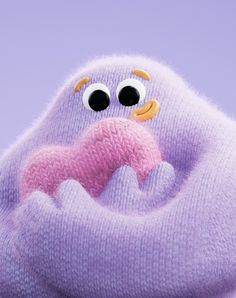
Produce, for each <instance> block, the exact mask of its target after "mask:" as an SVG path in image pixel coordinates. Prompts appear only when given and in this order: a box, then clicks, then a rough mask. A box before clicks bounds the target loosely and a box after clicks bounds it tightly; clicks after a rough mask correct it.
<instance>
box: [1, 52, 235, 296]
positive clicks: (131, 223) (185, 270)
mask: <svg viewBox="0 0 236 298" xmlns="http://www.w3.org/2000/svg"><path fill="white" fill-rule="evenodd" d="M226 87H227V86H226ZM32 102H33V99H32ZM235 169H236V124H235V122H234V121H233V120H231V119H229V118H228V117H227V116H225V115H224V114H223V113H222V112H220V111H219V110H217V108H216V107H214V106H212V104H210V103H209V102H208V101H207V100H206V99H205V98H203V97H202V96H199V95H198V94H196V93H195V92H194V91H193V90H191V89H190V88H189V87H188V86H187V84H186V83H185V82H184V81H183V80H182V79H181V78H180V77H179V76H178V75H176V74H175V73H174V72H173V71H172V70H170V69H169V68H168V67H166V66H164V65H162V64H159V63H157V62H155V61H152V60H150V59H147V58H144V57H129V56H121V57H115V56H114V57H108V58H102V59H99V60H95V61H93V62H91V63H89V64H88V65H87V66H86V67H84V68H81V69H80V70H79V71H78V72H77V73H76V74H75V75H74V76H73V77H72V78H71V79H70V80H68V82H67V83H66V84H65V85H64V87H63V88H62V89H61V90H60V91H59V93H58V95H57V96H56V97H55V99H54V100H53V102H52V103H51V104H50V105H49V107H48V109H47V111H46V112H45V113H44V115H43V116H42V117H41V118H40V119H39V120H38V121H37V122H36V123H35V124H34V125H33V127H32V128H30V129H29V130H28V131H27V132H26V133H25V134H24V135H23V136H22V137H20V138H19V140H18V141H17V142H16V144H14V145H13V146H11V148H10V149H9V150H8V151H6V153H5V154H4V156H3V157H2V158H1V161H0V268H1V272H0V297H234V293H236V292H235V291H236V224H235V223H236V171H235Z"/></svg>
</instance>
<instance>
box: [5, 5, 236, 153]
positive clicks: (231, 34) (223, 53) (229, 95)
mask: <svg viewBox="0 0 236 298" xmlns="http://www.w3.org/2000/svg"><path fill="white" fill-rule="evenodd" d="M235 11H236V1H233V0H232V1H230V0H226V1H223V0H222V1H217V0H211V1H210V0H208V1H206V0H200V1H199V0H198V1H189V0H186V1H184V0H178V1H174V0H172V1H169V0H165V1H164V0H163V1H157V0H153V1H147V0H145V1H144V0H143V1H139V0H132V1H127V0H126V1H125V0H119V1H116V2H115V1H104V0H99V1H95V0H94V1H89V2H88V1H76V0H74V1H73V0H68V1H60V0H57V1H56V0H50V1H46V0H41V1H37V2H36V1H30V0H29V1H24V0H21V1H16V0H15V1H2V0H0V49H1V52H0V53H1V55H0V87H1V91H0V136H1V137H0V153H1V152H2V151H3V149H4V148H6V147H7V146H8V145H9V144H11V143H12V142H13V141H14V140H15V138H16V137H17V135H19V134H20V133H21V132H22V131H23V130H24V129H25V128H27V127H28V126H29V125H30V124H31V123H32V121H33V120H34V119H35V118H36V117H38V115H39V114H40V113H41V112H42V111H43V109H44V108H45V106H46V104H47V103H48V102H49V101H50V98H51V97H52V96H53V95H54V94H55V92H56V90H57V88H58V87H59V86H60V84H61V83H62V82H63V80H64V79H65V78H66V76H67V75H68V74H70V73H71V72H72V71H73V70H74V69H76V68H77V67H78V66H80V65H81V64H83V63H85V62H86V61H87V60H88V59H90V58H94V57H95V56H98V55H104V54H113V53H136V54H145V55H147V56H151V57H153V58H157V59H160V60H162V61H164V62H166V63H167V64H169V65H171V66H172V67H173V68H174V69H175V70H176V71H178V72H179V73H180V74H182V75H183V76H184V77H185V78H186V79H187V80H188V81H189V82H190V84H191V85H192V86H194V88H195V89H197V90H199V91H200V93H203V94H205V95H207V96H208V97H210V98H212V100H213V101H214V102H215V103H216V104H217V105H218V106H219V107H220V108H222V109H223V110H224V111H225V112H226V113H228V114H229V115H230V116H232V117H233V118H236V104H235V101H236V95H235V94H236V92H235V69H236V55H235V53H236V34H235V28H236V16H235Z"/></svg>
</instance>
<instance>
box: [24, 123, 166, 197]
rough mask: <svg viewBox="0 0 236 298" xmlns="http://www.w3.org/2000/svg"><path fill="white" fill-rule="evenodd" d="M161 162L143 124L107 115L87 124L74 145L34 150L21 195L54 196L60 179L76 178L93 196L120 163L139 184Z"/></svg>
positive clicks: (151, 138)
mask: <svg viewBox="0 0 236 298" xmlns="http://www.w3.org/2000/svg"><path fill="white" fill-rule="evenodd" d="M160 161H161V154H160V151H159V148H158V146H157V144H156V142H155V140H154V139H153V137H152V135H151V134H150V133H149V132H148V131H147V130H146V129H145V128H144V127H143V126H141V125H139V124H137V123H136V122H134V121H131V120H128V119H124V118H107V119H104V120H101V121H99V122H97V123H95V124H93V125H92V126H90V127H89V129H88V130H87V131H85V133H84V135H83V136H82V138H81V139H80V140H79V141H78V143H76V144H75V145H73V146H64V147H63V146H46V147H43V148H41V149H40V150H39V151H36V152H35V153H34V154H33V155H32V156H31V157H30V158H29V159H28V160H27V161H26V163H25V166H24V168H23V171H22V173H21V183H20V191H21V195H22V198H25V197H26V196H28V195H29V194H30V193H31V192H33V191H34V190H41V191H44V192H46V193H48V194H50V195H53V194H54V193H55V191H56V189H57V187H58V185H59V184H60V183H61V182H62V181H64V180H66V179H75V180H78V181H79V182H80V183H81V184H82V185H83V186H84V188H85V189H86V190H87V191H88V192H90V194H91V195H92V196H94V197H96V196H98V195H99V194H100V193H101V191H102V190H103V188H104V187H105V185H106V183H107V181H108V180H109V178H110V177H111V175H112V173H113V172H114V171H115V170H116V169H117V168H119V167H120V166H122V165H129V166H131V167H132V168H134V169H135V171H136V173H137V177H138V181H139V182H140V183H141V182H142V181H143V179H144V178H145V177H146V175H147V174H148V173H149V172H150V171H151V169H152V168H153V167H154V166H155V165H156V164H158V163H159V162H160Z"/></svg>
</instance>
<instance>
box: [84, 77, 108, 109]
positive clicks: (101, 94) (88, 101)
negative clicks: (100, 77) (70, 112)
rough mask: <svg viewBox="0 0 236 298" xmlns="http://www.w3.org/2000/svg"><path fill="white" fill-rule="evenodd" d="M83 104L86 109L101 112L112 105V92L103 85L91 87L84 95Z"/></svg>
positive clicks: (95, 84)
mask: <svg viewBox="0 0 236 298" xmlns="http://www.w3.org/2000/svg"><path fill="white" fill-rule="evenodd" d="M83 104H84V106H85V108H86V109H89V110H93V111H95V112H99V111H102V110H105V109H106V108H107V107H108V106H109V104H110V91H109V89H108V88H107V86H106V85H104V84H102V83H94V84H91V85H89V86H88V87H87V88H86V89H85V91H84V94H83Z"/></svg>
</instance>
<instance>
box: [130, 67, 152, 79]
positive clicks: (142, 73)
mask: <svg viewBox="0 0 236 298" xmlns="http://www.w3.org/2000/svg"><path fill="white" fill-rule="evenodd" d="M132 74H134V75H136V76H139V77H141V78H143V79H144V80H146V81H150V80H151V76H150V74H149V73H148V72H146V71H145V70H143V69H134V70H133V71H132Z"/></svg>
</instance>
